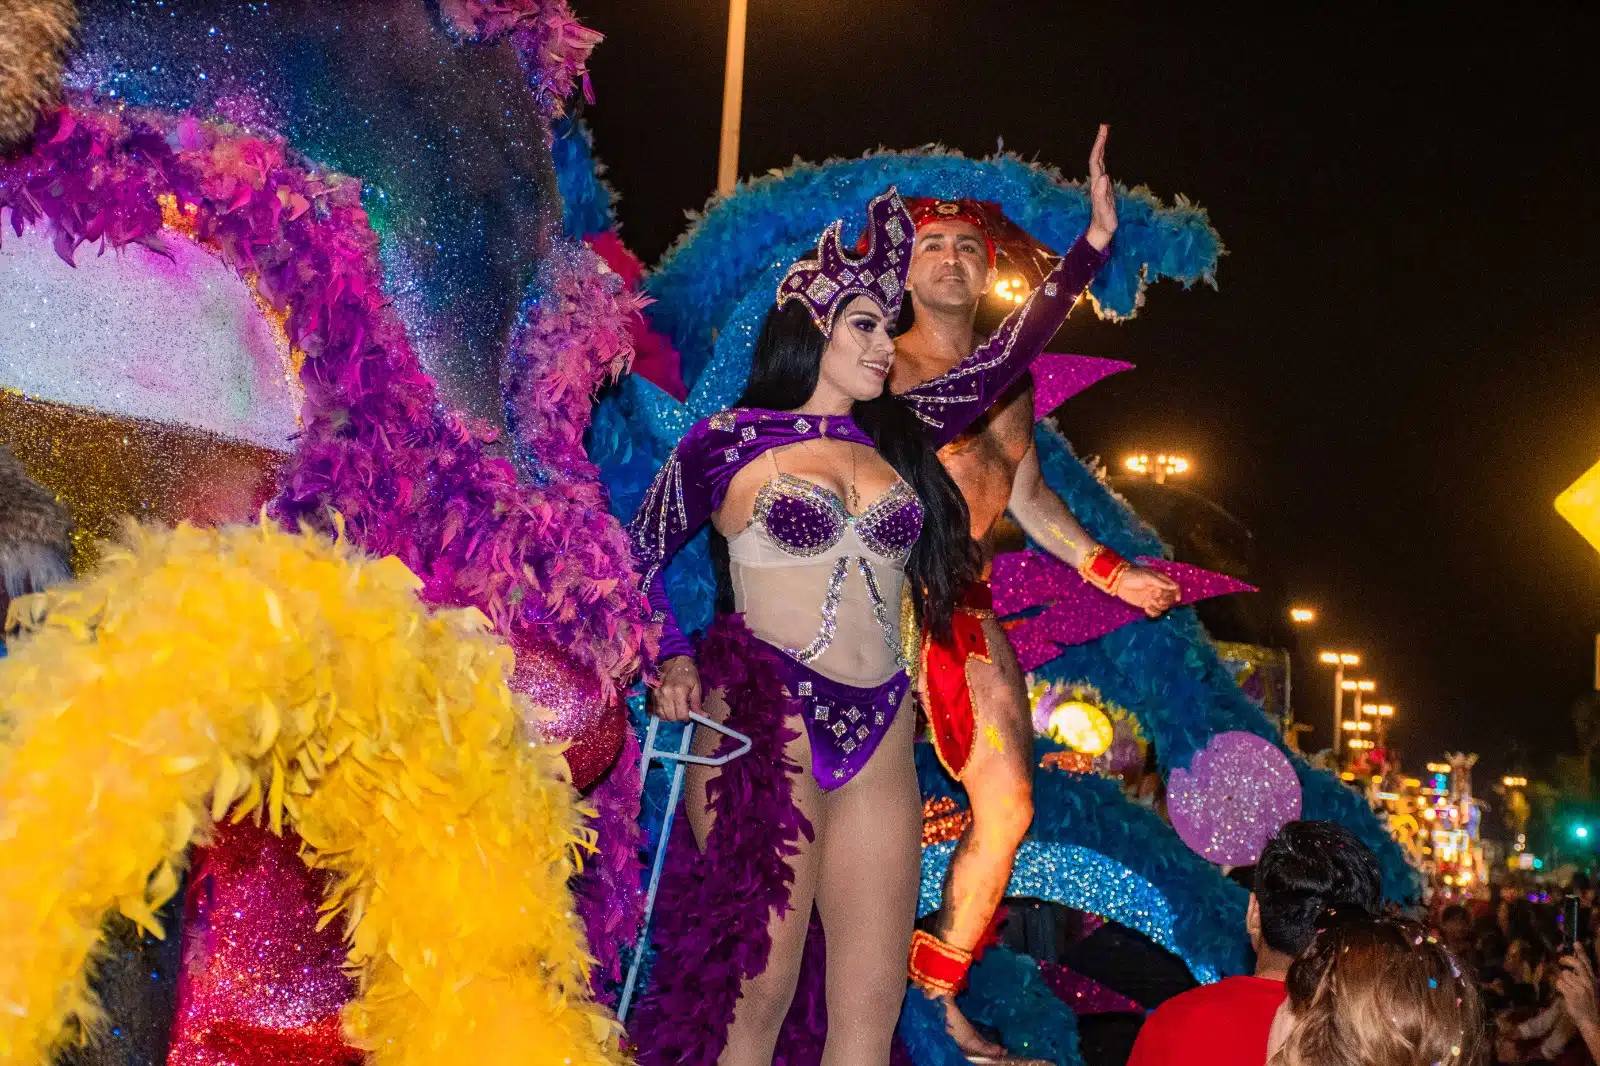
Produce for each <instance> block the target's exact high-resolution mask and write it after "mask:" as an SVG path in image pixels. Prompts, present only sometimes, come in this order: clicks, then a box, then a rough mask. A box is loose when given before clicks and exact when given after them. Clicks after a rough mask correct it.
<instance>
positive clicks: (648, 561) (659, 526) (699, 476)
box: [628, 422, 738, 668]
mask: <svg viewBox="0 0 1600 1066" xmlns="http://www.w3.org/2000/svg"><path fill="white" fill-rule="evenodd" d="M724 435H725V434H720V433H718V432H716V431H715V430H714V429H712V428H710V427H708V426H707V424H706V423H704V422H702V423H700V424H698V425H696V426H695V427H693V428H692V429H690V430H689V432H688V433H687V434H685V435H684V438H683V440H681V441H679V442H678V446H677V447H676V448H673V449H672V454H671V455H668V456H667V461H666V462H665V463H663V464H662V466H661V469H660V471H659V472H657V474H656V477H655V480H654V481H653V482H651V483H650V490H649V491H648V492H647V493H645V497H644V502H643V503H641V504H640V505H639V509H638V511H636V512H635V513H634V516H633V521H631V522H630V523H628V536H629V539H630V540H631V541H632V543H633V555H634V559H635V560H636V561H637V562H638V564H639V570H640V574H641V577H642V581H643V583H644V590H645V596H646V597H647V598H648V599H649V601H650V612H651V620H652V621H654V622H657V623H659V624H660V626H661V639H660V650H659V651H658V652H657V653H656V657H655V661H654V662H652V663H651V664H650V665H651V667H652V668H653V667H654V666H655V664H656V663H661V662H665V661H666V660H668V659H670V658H672V657H673V656H675V655H689V654H691V652H692V651H693V649H692V648H691V647H690V645H689V639H688V638H687V637H686V636H684V634H683V629H682V628H681V627H680V626H679V625H678V619H677V616H676V615H675V614H674V613H673V611H672V602H671V600H669V599H668V597H667V584H666V568H667V564H668V563H669V562H671V561H672V557H673V555H674V554H676V553H677V551H678V549H679V548H681V547H683V545H684V544H685V543H687V542H688V540H689V538H690V537H693V536H694V535H695V534H696V533H697V532H699V530H700V527H701V526H703V525H705V524H706V523H707V522H708V521H710V519H711V515H712V513H713V512H715V511H716V509H717V507H718V506H719V505H720V504H721V503H722V497H723V495H724V494H725V493H726V491H727V485H728V479H729V478H730V477H731V476H732V472H733V469H736V467H737V465H738V464H735V463H730V462H723V463H720V464H719V463H716V462H714V460H715V459H719V458H723V455H722V453H721V452H720V451H719V439H720V437H721V436H724ZM721 443H726V442H721ZM719 466H720V467H721V469H717V467H719Z"/></svg>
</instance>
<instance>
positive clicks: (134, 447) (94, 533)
mask: <svg viewBox="0 0 1600 1066" xmlns="http://www.w3.org/2000/svg"><path fill="white" fill-rule="evenodd" d="M0 443H3V444H5V445H6V446H7V447H9V448H10V449H11V450H12V452H13V453H15V455H16V457H17V459H18V460H19V461H21V463H22V465H23V467H24V469H26V470H27V472H28V476H29V477H31V478H33V479H34V480H35V481H38V482H39V483H40V484H42V485H44V486H45V487H46V488H48V489H50V490H51V491H52V492H55V493H56V494H57V495H58V496H59V497H60V498H61V499H62V501H63V502H64V503H66V505H67V506H68V507H69V508H70V509H71V511H72V518H73V521H74V522H75V523H76V529H75V530H74V532H73V560H72V562H73V567H74V569H76V570H77V571H78V572H79V573H83V572H85V568H86V567H87V566H89V565H90V564H91V563H92V562H93V560H94V559H95V558H96V554H97V548H96V542H97V541H100V540H105V539H108V538H110V537H112V536H113V535H114V534H116V533H118V532H119V531H120V529H121V525H122V523H123V521H124V519H125V516H129V515H131V516H133V517H134V518H138V519H140V520H142V521H158V522H168V523H175V522H179V521H183V520H189V521H192V522H195V523H197V524H199V525H221V524H223V523H225V522H240V521H248V520H249V519H250V518H251V516H253V515H254V514H255V513H256V511H258V510H259V509H260V507H261V505H262V504H264V503H265V502H266V501H267V498H268V497H269V496H270V495H271V494H272V490H273V479H274V476H275V474H276V471H277V469H278V466H279V464H281V463H282V462H283V461H284V458H285V456H284V455H283V454H282V453H281V452H274V451H269V450H267V449H266V448H260V447H257V446H255V445H252V444H245V443H243V442H241V441H237V440H229V439H227V438H224V437H218V436H215V435H213V434H210V433H204V432H201V431H200V430H194V429H186V428H183V427H180V426H166V425H160V424H157V423H155V422H146V421H142V420H139V419H132V418H122V417H117V416H113V415H107V414H103V413H101V412H98V411H86V410H83V409H81V408H77V407H67V406H64V405H61V404H54V403H46V402H44V401H42V400H32V399H29V398H27V397H26V396H20V395H18V394H16V393H14V392H7V391H0Z"/></svg>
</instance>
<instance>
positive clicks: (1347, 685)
mask: <svg viewBox="0 0 1600 1066" xmlns="http://www.w3.org/2000/svg"><path fill="white" fill-rule="evenodd" d="M1339 687H1340V688H1342V689H1343V690H1344V691H1346V692H1348V693H1350V719H1351V721H1360V720H1361V694H1362V693H1363V692H1376V691H1377V689H1378V683H1377V682H1376V681H1369V680H1361V681H1350V680H1347V681H1341V682H1340V683H1339ZM1345 724H1346V726H1348V725H1349V723H1348V722H1346V723H1345ZM1350 746H1351V747H1357V746H1358V745H1354V744H1352V745H1350Z"/></svg>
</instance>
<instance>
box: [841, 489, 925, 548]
mask: <svg viewBox="0 0 1600 1066" xmlns="http://www.w3.org/2000/svg"><path fill="white" fill-rule="evenodd" d="M868 514H869V515H870V516H871V519H872V520H871V521H870V522H869V521H866V520H865V518H866V516H863V518H860V519H857V520H856V532H857V533H859V534H860V535H861V540H862V542H863V543H864V544H866V546H867V547H869V548H871V549H872V550H873V551H875V552H877V553H878V554H879V555H881V556H883V557H884V558H886V559H904V558H905V557H906V556H908V555H910V554H911V549H912V547H913V546H914V545H915V544H916V543H917V538H918V537H920V536H921V535H922V503H921V502H920V501H919V500H918V499H917V498H916V496H915V495H914V494H912V493H909V492H908V493H906V494H905V496H904V498H903V499H898V500H895V501H893V502H892V504H891V505H890V506H888V507H886V508H884V509H883V510H882V511H879V512H877V513H873V512H872V511H871V510H870V509H869V511H868Z"/></svg>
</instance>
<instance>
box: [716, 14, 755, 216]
mask: <svg viewBox="0 0 1600 1066" xmlns="http://www.w3.org/2000/svg"><path fill="white" fill-rule="evenodd" d="M747 2H748V0H728V61H727V64H726V66H724V67H723V70H722V146H721V148H720V150H719V151H718V154H717V195H718V196H727V195H728V194H729V193H731V192H733V187H734V185H736V184H738V181H739V116H740V113H741V111H742V110H743V107H744V25H745V13H746V4H747Z"/></svg>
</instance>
